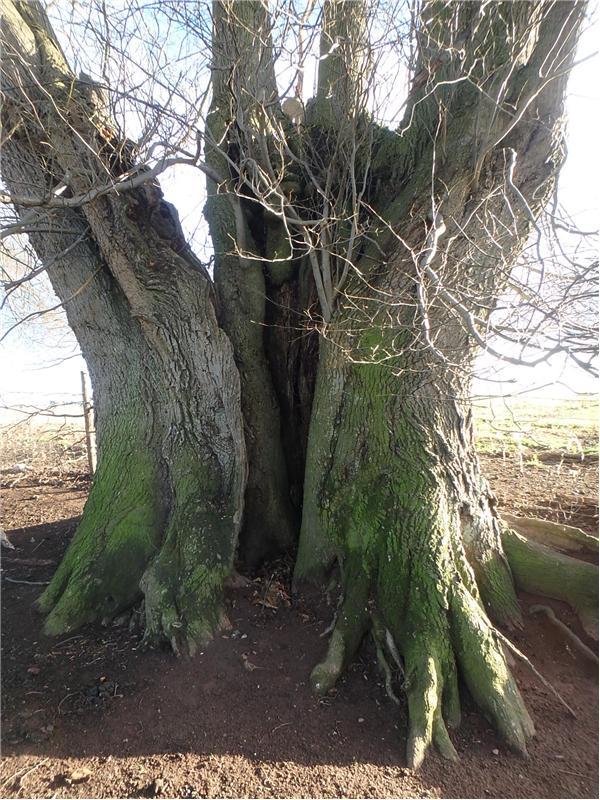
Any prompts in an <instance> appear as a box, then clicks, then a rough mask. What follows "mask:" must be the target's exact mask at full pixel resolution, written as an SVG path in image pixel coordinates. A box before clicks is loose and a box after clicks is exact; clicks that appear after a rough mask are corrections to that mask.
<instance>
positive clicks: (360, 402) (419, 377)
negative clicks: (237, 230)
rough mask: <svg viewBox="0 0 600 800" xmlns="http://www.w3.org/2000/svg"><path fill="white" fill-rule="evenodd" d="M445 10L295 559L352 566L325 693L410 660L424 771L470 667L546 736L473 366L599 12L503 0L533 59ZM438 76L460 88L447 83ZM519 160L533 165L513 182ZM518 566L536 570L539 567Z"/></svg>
mask: <svg viewBox="0 0 600 800" xmlns="http://www.w3.org/2000/svg"><path fill="white" fill-rule="evenodd" d="M353 5H354V4H353ZM329 8H330V14H329V21H330V25H331V28H332V30H333V34H331V35H330V37H329V38H334V37H335V35H336V31H337V28H338V27H339V26H340V24H341V26H342V28H344V30H346V31H347V27H348V20H347V15H346V5H345V4H343V3H338V2H337V0H332V2H331V3H330V4H329ZM434 8H435V9H437V13H431V15H430V18H429V20H428V22H427V23H423V28H422V29H421V30H420V32H419V34H420V37H421V41H422V44H421V48H420V54H419V57H420V60H421V66H422V67H423V69H424V70H425V73H426V77H425V78H422V77H419V75H418V76H417V79H415V84H414V86H413V91H412V93H411V97H410V98H409V104H408V106H409V107H408V112H407V117H406V120H405V124H404V125H403V126H401V130H402V135H400V136H398V135H395V134H394V135H392V134H391V133H389V132H385V131H379V132H377V133H376V134H375V136H374V142H375V143H374V146H373V151H372V161H371V164H372V167H371V169H372V183H371V186H372V187H373V188H372V189H371V191H372V195H371V204H372V205H371V208H375V209H376V210H377V211H378V212H379V213H378V215H377V222H378V223H379V226H378V227H379V230H377V226H376V225H375V224H374V226H373V233H372V234H371V237H370V241H369V243H368V244H366V246H365V249H364V251H363V254H362V256H359V257H358V259H357V260H356V261H355V274H354V276H353V277H352V279H351V280H350V282H349V283H348V285H347V286H346V287H345V290H344V293H343V295H342V296H341V297H340V298H339V299H338V302H337V304H336V306H334V310H333V313H332V314H331V319H330V321H329V323H328V324H327V325H326V326H324V329H323V333H324V337H325V341H324V342H323V343H322V345H321V357H320V363H319V371H318V377H317V385H316V392H315V399H314V403H313V413H312V420H311V427H310V434H309V444H308V455H307V463H306V478H305V486H304V506H303V519H302V530H301V537H300V547H299V552H298V558H297V562H296V570H295V581H296V582H299V581H301V580H305V579H311V580H316V581H317V582H322V580H323V575H324V574H325V573H326V572H327V570H328V568H329V567H330V566H331V565H332V563H333V562H334V561H337V563H338V564H339V566H340V570H341V588H342V600H341V605H340V607H339V610H338V613H337V618H336V622H335V626H334V629H333V633H332V635H331V639H330V643H329V647H328V651H327V655H326V657H325V659H324V661H323V662H322V663H321V664H319V665H318V666H317V667H315V669H314V670H313V673H312V677H311V680H312V684H313V686H314V688H315V689H316V690H317V691H318V692H321V693H324V692H327V691H328V690H329V689H331V687H332V686H333V685H334V683H335V682H336V680H337V679H338V677H339V676H340V674H341V673H342V671H343V670H344V668H345V667H346V666H347V664H348V662H349V661H350V660H351V659H352V658H353V656H354V653H355V651H356V649H357V648H358V646H359V644H360V642H361V640H362V638H363V636H364V635H365V633H367V632H370V633H371V634H372V635H373V637H374V639H375V642H376V645H377V648H378V652H379V654H380V658H381V660H382V662H384V663H385V670H386V672H387V674H388V676H389V674H390V665H391V666H395V665H398V666H400V665H401V664H402V667H403V673H404V674H403V683H404V686H405V688H406V692H407V696H408V710H409V737H408V744H407V759H408V763H409V766H412V767H416V766H418V765H419V764H420V763H421V761H422V760H423V757H424V755H425V752H426V750H427V748H428V746H429V745H430V743H431V742H433V743H434V744H435V745H436V746H437V748H438V750H439V751H440V752H441V753H442V755H444V756H446V757H448V758H452V759H453V758H456V753H455V751H454V748H453V746H452V744H451V742H450V739H449V736H448V732H447V727H449V726H450V727H451V726H453V725H455V724H457V722H458V719H459V716H460V705H459V698H458V690H457V675H458V674H460V675H461V676H462V678H463V680H464V682H465V684H466V685H467V687H468V688H469V690H470V692H471V694H472V696H473V698H474V699H475V701H476V703H477V704H478V705H479V707H480V708H481V709H482V710H483V712H484V713H485V715H486V716H487V717H488V719H489V720H490V721H491V722H492V723H493V724H494V725H495V727H496V728H497V729H498V730H499V731H500V733H501V734H502V735H503V737H504V738H505V739H506V741H507V742H508V744H509V745H510V746H511V747H513V748H514V749H515V750H517V751H519V752H521V753H526V742H527V739H528V738H529V737H530V736H531V735H533V733H534V727H533V724H532V721H531V719H530V717H529V715H528V713H527V711H526V709H525V707H524V705H523V702H522V699H521V697H520V694H519V691H518V689H517V687H516V684H515V682H514V679H513V678H512V676H511V674H510V670H509V668H508V666H507V663H506V660H505V656H504V653H503V649H502V645H501V640H500V639H499V638H498V637H497V636H496V633H495V629H494V627H493V625H492V623H491V622H490V619H489V617H491V618H492V619H495V620H497V621H499V622H501V623H503V624H505V625H509V626H510V625H519V624H520V610H519V605H518V602H517V598H516V595H515V591H514V588H513V580H512V574H511V569H510V567H509V563H508V561H507V558H506V556H505V554H504V551H503V548H502V535H501V534H502V531H501V526H500V522H499V520H498V518H497V515H496V513H495V510H494V499H493V496H492V495H491V492H490V491H489V488H488V486H487V483H486V481H485V480H484V478H483V477H482V476H481V473H480V469H479V464H478V459H477V456H476V453H475V448H474V441H473V432H472V425H471V420H470V414H469V412H468V411H467V408H468V397H469V390H470V377H469V376H470V374H471V372H472V360H473V356H474V352H475V351H474V345H475V341H476V339H477V336H478V333H477V329H478V327H481V326H482V325H484V324H485V320H486V319H487V318H488V317H489V314H490V311H491V310H492V309H493V308H494V305H495V304H496V302H497V299H498V297H499V296H500V294H501V293H502V291H503V290H504V288H505V286H506V281H507V280H508V276H509V275H510V269H511V267H512V264H513V262H514V256H515V254H516V253H518V252H519V250H520V249H521V248H522V247H523V245H524V243H525V240H526V237H527V235H528V233H529V229H530V224H531V221H532V220H534V219H535V216H536V215H537V214H538V213H539V211H540V209H541V208H542V207H543V205H544V203H545V202H546V199H547V197H548V193H549V192H550V191H551V188H552V183H553V176H554V174H555V170H556V166H557V164H559V163H560V161H561V157H562V156H561V153H560V149H559V147H558V146H557V138H556V128H555V126H556V124H557V122H558V120H559V119H560V114H561V111H562V96H563V92H564V85H565V84H564V72H562V71H561V70H564V66H565V62H564V61H563V62H561V67H560V68H558V67H557V66H556V64H557V62H556V61H555V62H554V66H553V67H552V68H550V71H552V69H555V70H556V74H554V75H553V78H552V80H548V81H547V82H546V83H544V84H542V85H541V86H540V84H539V74H540V70H541V65H542V64H548V63H549V61H550V60H551V58H550V54H551V53H552V51H553V48H554V47H555V46H556V35H555V34H556V30H557V29H562V30H563V31H564V32H565V41H564V42H561V47H562V48H563V49H562V53H563V54H564V53H565V52H566V51H567V50H568V49H569V48H568V43H569V42H570V43H571V50H570V51H569V52H570V56H564V58H565V59H566V60H567V61H568V60H569V59H572V57H573V49H572V48H573V41H574V37H576V31H577V28H578V19H580V15H581V12H582V8H581V7H580V6H577V5H573V4H564V3H563V4H560V3H557V4H553V5H552V6H551V7H550V8H549V9H548V13H547V14H546V13H545V11H544V8H543V7H542V6H539V5H537V4H522V3H515V4H502V10H503V12H506V14H508V15H509V16H510V19H511V24H512V25H513V28H512V29H511V36H512V35H513V34H514V35H515V39H514V41H518V40H519V37H518V35H517V33H516V32H517V31H522V33H523V35H525V34H526V32H527V31H529V32H531V31H534V32H535V38H533V37H532V38H530V40H529V49H528V50H527V53H526V54H525V55H524V54H523V53H518V54H515V53H514V52H511V51H510V46H511V41H512V39H510V40H508V41H507V40H506V38H505V37H504V38H503V37H502V35H501V31H502V30H503V29H504V26H505V25H506V18H505V17H503V16H502V15H498V16H496V15H495V13H492V14H489V15H487V14H483V16H482V13H481V12H480V10H479V7H478V6H477V4H454V5H452V4H451V5H449V6H445V7H444V8H442V5H441V4H440V5H439V6H437V5H436V4H431V5H430V9H434ZM336 9H338V12H339V14H338V17H337V19H336ZM326 19H327V18H326ZM450 23H452V24H450ZM350 24H351V23H350ZM456 30H460V31H461V34H460V35H461V36H463V37H464V39H465V41H467V40H468V39H469V38H470V37H473V38H474V39H477V40H478V41H481V40H485V41H486V42H487V50H486V52H487V55H488V58H489V61H488V63H487V64H486V67H485V69H486V72H485V73H484V74H483V75H480V77H479V80H481V82H482V83H483V84H486V82H487V89H488V90H489V91H490V92H491V94H492V95H494V97H497V96H498V95H497V94H496V93H495V90H492V88H491V87H492V86H493V85H495V86H496V87H497V89H498V91H500V92H501V94H505V97H506V98H507V101H508V99H509V98H510V102H511V108H512V110H513V112H514V113H513V114H512V115H511V118H510V119H507V118H506V117H505V116H504V112H503V111H500V110H499V109H500V108H501V107H502V104H501V103H494V102H492V101H491V100H490V99H489V96H488V97H487V98H486V97H482V96H481V95H480V94H479V93H478V91H477V90H474V87H473V86H472V85H470V84H466V85H465V84H463V83H462V82H461V81H460V80H459V81H458V82H456V81H455V80H454V79H455V78H456V77H457V76H458V75H460V74H463V75H464V74H465V72H466V71H467V70H468V69H469V65H470V68H471V72H470V75H471V77H472V78H475V76H476V75H477V74H478V72H479V70H480V68H481V66H482V65H481V64H480V63H478V62H477V60H476V59H475V60H473V61H472V62H470V61H469V59H470V58H471V55H470V54H469V53H468V52H467V54H466V56H465V58H466V63H464V62H461V58H459V59H458V61H455V58H454V56H448V55H447V54H446V55H444V57H443V58H442V57H441V56H440V48H443V45H444V42H445V41H446V40H448V47H449V48H450V47H451V43H452V42H451V39H452V37H453V36H456ZM451 31H453V32H451ZM567 31H568V33H567ZM449 37H450V38H449ZM565 43H566V44H565ZM507 45H508V46H507ZM336 52H337V51H336ZM448 52H449V51H448ZM520 59H523V60H522V61H521V66H520V69H518V70H516V71H515V72H514V73H513V74H511V71H512V70H513V67H514V64H515V63H516V62H518V61H519V60H520ZM492 65H495V72H493V71H492ZM334 67H335V68H334V69H333V68H332V66H331V65H330V66H329V67H328V68H327V70H326V71H325V73H324V80H325V83H326V85H327V86H328V85H329V83H330V82H331V77H330V76H331V74H332V69H333V74H334V77H335V79H336V80H339V76H340V75H342V76H345V77H344V81H345V83H344V86H345V91H346V92H348V88H347V84H348V82H349V81H350V79H351V77H352V75H353V73H352V71H351V70H349V69H345V67H344V64H343V54H342V55H340V56H339V58H338V61H337V63H336V64H335V65H334ZM432 70H433V71H435V72H436V73H437V74H435V79H434V78H433V77H432ZM417 72H418V68H417ZM490 75H491V76H492V77H490ZM336 76H337V77H336ZM444 80H447V81H448V84H447V86H445V85H444V83H443V82H444ZM475 80H477V78H475ZM437 81H439V86H441V87H444V88H437V89H433V88H432V85H433V84H434V82H437ZM332 94H334V93H333V92H331V91H329V92H328V94H327V97H330V96H331V95H332ZM432 97H436V99H435V100H432V99H431V98H432ZM319 102H320V103H321V105H323V104H324V103H326V98H323V97H321V98H320V101H319ZM475 108H477V111H476V112H475V110H474V109H475ZM339 113H340V111H339V110H338V112H337V116H339ZM335 118H336V113H332V114H330V115H329V116H328V115H327V113H325V112H324V111H323V109H321V110H320V112H319V116H318V117H315V122H316V121H317V119H318V120H324V121H325V122H324V125H325V127H326V128H330V127H331V126H335V122H334V121H335ZM440 130H442V131H443V133H440ZM405 133H406V134H407V135H406V136H405V135H404V134H405ZM433 142H435V144H433ZM507 154H512V158H514V164H516V165H517V166H516V169H515V170H514V172H512V174H511V175H510V181H509V187H508V189H507V186H506V181H507V178H506V169H505V165H506V158H507ZM338 170H340V171H342V170H343V164H341V165H338ZM340 180H342V179H341V178H340ZM390 182H391V184H392V185H394V186H395V187H396V191H394V192H393V193H390ZM512 198H515V200H516V202H513V200H512ZM339 216H341V215H340V213H339V212H338V217H339ZM499 259H501V262H500V263H499ZM516 551H518V547H517V545H516V544H514V545H513V543H512V540H511V552H513V553H516ZM516 557H518V558H519V559H520V561H521V567H520V569H519V572H520V573H522V572H523V571H524V570H525V569H526V566H525V565H526V563H531V560H530V561H529V562H528V561H526V558H525V557H524V556H523V554H522V552H518V554H517V556H516ZM580 572H581V570H580ZM572 577H573V583H574V584H577V585H578V586H579V594H578V593H577V591H576V590H575V589H573V591H572V592H571V596H576V597H577V598H585V602H586V606H585V610H587V611H589V608H590V606H591V601H593V597H592V595H593V592H591V591H590V586H589V584H590V576H589V575H587V574H586V576H585V577H582V578H581V580H580V577H581V576H579V575H576V574H575V573H573V576H572ZM581 581H584V582H585V587H584V586H581ZM538 585H539V581H538ZM582 603H583V601H582ZM488 615H489V616H488ZM388 683H389V682H388Z"/></svg>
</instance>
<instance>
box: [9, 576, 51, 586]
mask: <svg viewBox="0 0 600 800" xmlns="http://www.w3.org/2000/svg"><path fill="white" fill-rule="evenodd" d="M2 580H4V581H8V582H9V583H24V584H27V586H48V584H49V583H50V581H19V580H17V579H16V578H8V577H6V575H3V576H2Z"/></svg>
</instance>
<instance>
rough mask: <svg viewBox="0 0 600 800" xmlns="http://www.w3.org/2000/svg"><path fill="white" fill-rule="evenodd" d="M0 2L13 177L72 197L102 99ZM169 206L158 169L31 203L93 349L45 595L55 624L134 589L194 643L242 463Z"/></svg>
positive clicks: (228, 369) (63, 292)
mask: <svg viewBox="0 0 600 800" xmlns="http://www.w3.org/2000/svg"><path fill="white" fill-rule="evenodd" d="M2 12H3V40H4V52H3V64H2V68H3V92H4V104H3V123H4V129H5V131H7V130H9V131H10V136H8V137H7V138H6V140H5V143H4V145H3V158H2V174H3V178H4V180H5V182H6V184H7V185H8V186H9V188H10V190H11V191H12V192H13V193H14V194H15V195H17V196H21V197H23V196H32V197H47V196H49V195H50V192H51V190H52V188H53V186H56V185H57V184H58V183H59V182H60V181H61V180H63V179H64V176H68V177H67V182H68V184H69V191H70V192H71V193H74V194H78V193H84V192H86V191H88V190H89V189H90V188H93V187H94V186H96V185H102V183H106V181H107V180H108V179H110V177H111V169H112V170H115V157H114V148H113V154H111V155H110V156H109V155H106V156H104V157H103V155H104V153H105V152H107V151H108V147H107V143H106V141H105V138H106V133H105V131H106V125H105V126H104V127H101V126H100V125H98V127H95V126H94V124H93V120H94V117H95V113H94V112H95V111H99V110H98V109H94V107H93V102H94V100H93V98H91V97H90V96H89V95H86V94H85V93H84V90H83V88H82V86H81V85H80V84H79V83H78V82H77V81H76V80H75V79H74V77H73V75H72V74H71V73H70V71H69V69H68V67H67V65H66V62H65V61H64V57H63V55H62V53H61V51H60V49H59V48H58V46H57V45H56V43H55V40H54V38H53V35H52V32H51V31H50V28H49V24H48V22H47V19H46V17H45V14H44V12H43V10H42V9H41V6H40V5H39V4H37V3H21V2H18V0H16V1H15V2H12V0H3V3H2ZM23 87H27V89H26V90H24V89H23ZM43 87H51V90H50V93H48V92H47V91H46V89H45V88H43ZM29 99H30V100H31V101H32V102H33V104H34V107H35V110H36V111H35V114H33V113H31V111H30V108H29V107H28V100H29ZM58 109H60V112H59V111H58ZM114 135H115V138H116V134H114ZM45 142H48V143H49V144H50V148H48V147H47V145H44V144H43V143H45ZM48 149H49V150H50V153H51V155H50V156H48V155H46V153H47V152H48ZM20 213H21V217H22V218H23V217H24V216H25V213H26V211H25V209H24V208H23V209H21V211H20ZM168 215H169V208H168V206H167V204H165V203H164V201H163V200H162V194H161V192H160V189H159V188H158V186H157V184H155V183H153V184H151V185H149V186H145V187H143V188H141V189H139V190H135V191H132V192H130V193H129V194H127V193H126V194H124V195H119V194H117V193H115V192H111V193H110V194H107V195H105V196H101V197H98V198H97V199H95V200H92V201H91V202H88V203H86V204H84V205H83V206H82V208H81V209H79V210H57V211H51V212H50V213H49V214H46V213H45V212H44V211H43V209H42V210H41V211H40V213H39V219H43V220H44V225H45V228H44V231H43V232H40V233H39V234H38V233H35V223H34V230H33V232H32V233H30V236H31V239H32V242H33V244H34V246H35V247H36V250H37V252H38V254H39V256H40V258H41V259H42V260H43V261H47V262H48V264H49V266H48V275H49V277H50V279H51V281H52V283H53V286H54V288H55V290H56V292H57V294H58V296H59V298H60V299H61V301H62V302H63V304H64V306H65V309H66V311H67V315H68V318H69V322H70V324H71V326H72V327H73V330H74V331H75V334H76V335H77V337H78V340H79V343H80V345H81V348H82V352H83V355H84V357H85V359H86V362H87V364H88V367H89V370H90V376H91V380H92V385H93V389H94V402H95V412H96V426H97V430H98V433H99V441H98V467H97V472H96V476H95V480H94V485H93V488H92V492H91V494H90V498H89V500H88V503H87V504H86V508H85V512H84V515H83V519H82V521H81V523H80V525H79V528H78V531H77V534H76V536H75V538H74V540H73V543H72V545H71V547H70V548H69V551H68V553H67V555H66V557H65V559H64V561H63V562H62V564H61V565H60V568H59V570H58V571H57V573H56V575H55V577H54V579H53V581H52V583H51V584H50V586H49V587H48V589H47V591H46V592H45V593H44V595H43V596H42V598H41V600H40V607H41V608H42V609H43V610H44V611H45V612H47V613H48V614H49V616H48V621H47V625H46V627H47V630H48V631H49V632H51V633H58V632H62V631H67V630H72V629H73V628H75V627H77V626H78V625H81V624H82V623H84V622H89V621H91V620H93V619H98V618H103V617H106V616H108V617H110V616H112V615H113V614H115V613H117V612H119V611H120V610H121V609H123V608H127V607H129V606H130V605H131V604H132V603H133V602H134V601H135V600H137V599H138V598H139V597H141V596H142V594H143V597H144V601H145V613H146V633H147V637H148V638H149V639H150V640H160V639H164V638H166V639H167V640H168V641H171V642H172V644H173V646H174V647H175V649H179V648H180V647H181V646H182V645H183V646H185V647H187V648H188V649H190V650H193V649H194V648H195V646H196V644H197V643H198V642H200V641H203V640H205V639H207V638H209V637H210V636H211V635H212V633H213V631H214V630H215V629H217V628H218V627H219V625H221V624H222V622H223V616H222V611H221V590H222V584H223V580H224V578H225V577H226V576H227V574H228V573H229V572H230V571H231V569H232V562H233V556H234V552H235V547H236V542H237V536H238V531H239V528H240V524H241V516H242V509H243V499H242V498H243V492H244V482H245V463H246V462H245V448H244V441H243V430H242V418H241V413H240V386H239V377H238V373H237V370H236V367H235V363H234V360H233V353H232V349H231V345H230V343H229V341H228V340H227V338H226V336H225V335H224V333H223V332H222V331H221V330H220V329H219V327H218V326H217V322H216V317H215V312H214V308H213V304H212V300H211V288H210V285H209V283H208V281H207V279H206V277H205V275H204V274H203V273H202V271H201V270H200V269H199V268H198V262H196V260H195V259H194V257H193V255H192V254H191V252H190V251H189V249H187V248H184V249H183V250H182V247H181V236H180V233H181V231H180V228H179V227H178V225H177V220H176V218H175V219H174V220H173V219H171V223H172V224H171V227H170V228H167V231H166V232H165V225H164V219H165V216H168ZM46 223H47V227H46ZM79 240H81V241H79ZM78 241H79V243H77V242H78Z"/></svg>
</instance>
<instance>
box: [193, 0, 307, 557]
mask: <svg viewBox="0 0 600 800" xmlns="http://www.w3.org/2000/svg"><path fill="white" fill-rule="evenodd" d="M213 10H214V14H213V28H214V30H213V74H212V88H213V98H212V103H211V109H210V114H209V118H208V131H207V133H208V146H207V161H208V162H209V164H211V166H212V167H214V168H215V170H216V171H217V172H218V173H219V174H220V175H222V176H223V178H224V180H223V183H222V184H221V185H220V186H219V187H217V185H216V183H215V181H214V180H212V179H209V180H208V200H207V204H206V216H207V219H208V222H209V226H210V233H211V238H212V241H213V246H214V248H215V284H216V288H217V294H218V298H219V309H220V311H219V322H220V324H221V325H222V327H223V329H224V330H225V331H226V333H227V335H228V337H229V339H230V340H231V342H232V344H233V348H234V353H235V360H236V364H237V366H238V369H239V372H240V378H241V383H242V410H243V414H244V423H245V434H246V448H247V453H248V481H247V486H246V496H245V517H244V530H243V535H242V537H241V546H240V552H241V556H242V558H243V560H244V561H245V562H246V564H247V565H248V566H250V567H254V566H256V565H257V564H258V563H259V562H260V561H261V560H262V559H264V558H265V557H267V556H273V555H279V554H281V553H284V552H286V551H289V550H290V549H291V548H292V547H293V545H294V542H295V540H296V537H297V521H296V520H295V517H294V513H293V509H292V503H291V498H290V487H289V481H288V474H287V464H286V459H285V455H284V450H283V446H282V438H281V418H280V408H279V401H278V397H277V394H276V391H275V387H274V385H273V378H272V374H271V365H270V364H269V361H268V358H267V355H266V352H265V338H266V329H265V319H266V307H265V305H266V303H267V287H266V273H267V267H266V262H268V260H269V259H271V258H273V257H274V256H275V247H274V245H273V242H272V237H271V236H269V234H268V230H267V223H266V221H265V215H264V211H263V209H262V207H261V206H260V204H259V203H257V202H255V198H253V197H252V193H251V192H250V191H249V190H248V189H247V188H245V187H243V186H240V181H239V177H238V176H236V175H235V172H234V170H232V167H231V165H230V163H229V159H231V161H232V163H233V164H235V161H236V159H237V158H238V157H239V153H240V141H241V140H242V139H243V138H244V137H245V136H249V135H250V131H249V130H248V129H251V128H253V127H255V126H257V125H260V124H261V120H262V116H261V115H262V104H263V102H273V101H274V100H276V98H277V87H276V84H275V75H274V72H273V61H272V53H271V48H270V42H269V39H268V36H267V35H266V33H265V32H266V31H268V26H267V24H266V19H267V18H266V12H265V7H264V5H263V4H262V3H261V2H255V1H253V2H244V3H238V2H234V0H225V2H218V3H214V5H213ZM275 227H278V226H275ZM263 259H264V260H265V261H264V262H263Z"/></svg>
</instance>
